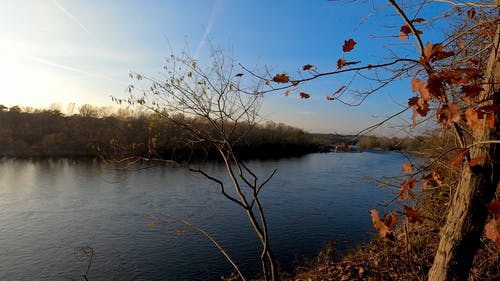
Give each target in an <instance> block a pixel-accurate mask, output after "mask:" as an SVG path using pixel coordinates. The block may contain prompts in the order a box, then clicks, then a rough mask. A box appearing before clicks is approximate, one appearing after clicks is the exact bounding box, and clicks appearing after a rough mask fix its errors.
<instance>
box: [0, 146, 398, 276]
mask: <svg viewBox="0 0 500 281" xmlns="http://www.w3.org/2000/svg"><path fill="white" fill-rule="evenodd" d="M404 161H405V160H404V157H403V156H402V155H400V154H398V153H382V152H363V153H338V154H332V153H317V154H309V155H305V156H302V157H297V158H287V159H278V160H265V161H261V160H253V161H249V162H248V166H249V167H251V168H252V169H253V170H254V171H255V173H256V174H257V175H259V176H260V178H265V176H266V175H268V174H269V173H270V172H271V171H272V170H273V169H277V170H278V172H277V173H276V175H275V176H274V178H273V179H272V180H271V181H270V182H269V183H268V185H267V186H266V187H265V189H264V190H263V191H262V193H261V198H262V201H263V205H264V210H265V213H266V215H267V217H268V223H269V227H270V235H271V242H270V243H271V247H272V249H273V250H274V252H275V256H277V258H278V260H279V264H280V266H281V267H282V268H284V269H286V270H289V271H290V270H292V269H293V266H295V265H296V264H297V263H300V261H302V260H303V259H304V258H313V257H314V256H315V254H317V252H318V251H319V250H321V249H322V248H323V247H324V246H325V245H326V244H327V243H328V241H330V240H335V241H336V245H337V247H338V248H339V250H340V251H346V250H349V249H354V248H355V247H356V245H357V244H358V243H361V242H364V241H367V240H368V239H370V238H372V237H374V235H375V233H374V231H373V229H372V228H373V227H372V222H371V219H370V216H369V213H368V211H369V210H370V209H373V208H378V209H379V211H381V212H382V213H383V212H384V209H383V208H382V207H380V206H379V203H382V202H387V201H389V200H391V199H392V198H393V197H394V196H395V193H394V190H390V189H387V188H380V187H378V185H377V183H376V182H374V180H373V179H375V178H380V177H382V176H397V175H400V174H401V164H402V163H403V162H404ZM195 167H197V168H198V167H199V168H202V169H203V170H205V171H206V172H207V173H209V174H211V175H214V176H216V177H221V178H224V176H225V173H224V169H223V166H222V165H220V164H219V163H204V164H198V165H195ZM0 213H1V215H0V280H13V281H14V280H82V277H81V276H82V274H83V273H84V272H85V270H86V268H87V265H88V259H87V258H86V256H85V255H84V254H83V253H82V252H81V248H82V247H92V249H93V250H94V258H93V261H92V264H91V266H90V270H89V274H88V277H89V280H220V276H221V275H222V274H227V273H229V272H230V271H231V269H232V268H231V266H230V264H229V263H228V262H227V261H226V260H225V259H224V257H223V256H222V254H221V253H220V252H219V251H218V250H217V249H216V248H215V247H214V246H213V245H212V244H211V243H210V242H209V240H207V239H206V238H205V237H203V236H202V235H200V234H199V233H198V232H196V231H194V230H193V229H189V228H186V227H185V226H183V225H182V224H179V223H177V221H178V220H179V219H185V220H187V221H189V222H191V223H194V224H195V225H197V226H199V227H201V228H203V229H204V230H206V231H207V232H209V233H210V234H211V235H212V236H213V237H214V238H216V239H217V241H219V243H220V244H222V245H223V246H224V247H225V248H226V249H227V251H228V252H229V253H230V254H231V255H232V256H233V258H234V259H235V260H236V261H237V262H238V263H239V264H240V265H241V267H242V269H243V271H244V272H246V273H249V274H254V273H255V272H256V270H258V268H259V263H258V255H259V247H258V243H257V240H256V239H255V237H254V236H253V233H252V231H251V227H250V224H249V223H248V221H247V220H246V217H245V215H244V214H243V212H242V210H241V209H240V208H239V207H238V206H237V205H236V204H234V203H233V202H230V201H228V200H226V199H224V198H223V197H222V196H221V194H220V193H219V192H218V187H217V186H216V185H215V184H214V183H212V182H210V181H207V180H206V179H205V178H204V177H203V176H201V175H199V174H195V173H193V172H190V171H188V170H187V169H185V168H182V167H181V168H172V167H169V166H158V167H149V168H146V167H145V166H133V167H131V168H130V169H129V170H126V171H125V170H120V169H116V167H114V166H112V165H105V164H102V163H100V162H98V161H90V160H81V159H80V160H71V159H8V158H4V159H1V160H0Z"/></svg>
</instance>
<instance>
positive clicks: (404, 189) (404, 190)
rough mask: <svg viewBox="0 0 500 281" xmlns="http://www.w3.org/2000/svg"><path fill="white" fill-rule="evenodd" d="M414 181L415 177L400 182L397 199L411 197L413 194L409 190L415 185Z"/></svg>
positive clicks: (415, 180)
mask: <svg viewBox="0 0 500 281" xmlns="http://www.w3.org/2000/svg"><path fill="white" fill-rule="evenodd" d="M416 182H417V179H415V178H411V179H409V180H406V181H404V182H403V183H402V184H401V189H400V190H399V193H398V196H399V199H401V200H403V199H405V198H407V199H408V198H413V195H412V194H411V193H410V190H412V189H413V188H414V187H415V184H416ZM405 195H406V196H405Z"/></svg>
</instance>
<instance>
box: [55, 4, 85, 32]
mask: <svg viewBox="0 0 500 281" xmlns="http://www.w3.org/2000/svg"><path fill="white" fill-rule="evenodd" d="M53 3H54V5H55V6H56V7H57V8H58V9H59V10H60V11H61V12H63V14H65V15H66V16H67V17H68V18H69V19H70V20H71V21H73V22H74V23H76V24H77V25H78V26H80V27H81V28H82V29H83V30H84V31H85V32H87V33H89V34H90V31H89V30H88V28H87V27H85V25H83V24H82V22H81V21H80V20H79V19H78V18H77V17H75V16H74V15H73V14H72V13H70V12H69V11H68V10H66V9H65V8H64V7H63V6H61V4H59V2H57V0H53Z"/></svg>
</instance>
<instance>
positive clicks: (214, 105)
mask: <svg viewBox="0 0 500 281" xmlns="http://www.w3.org/2000/svg"><path fill="white" fill-rule="evenodd" d="M198 64H199V62H198V61H197V60H195V59H193V58H192V57H190V56H188V55H186V54H183V55H181V56H174V55H172V56H171V57H170V58H169V59H168V60H167V65H166V66H165V72H164V73H163V74H162V75H161V76H160V77H158V78H152V77H146V76H144V75H141V74H138V73H132V74H131V77H132V78H135V79H137V80H138V82H137V83H136V84H142V85H144V84H146V86H144V87H142V86H137V85H131V86H130V87H129V91H130V92H131V93H132V97H131V98H130V99H129V100H119V99H116V101H118V102H119V103H121V102H128V103H131V104H139V105H141V106H143V107H145V108H147V109H149V110H150V111H152V112H153V113H154V119H156V120H157V121H158V122H160V121H161V120H168V121H169V122H172V123H173V124H175V125H176V126H177V127H178V128H181V129H182V130H183V131H184V133H185V134H186V136H187V142H188V144H189V145H192V146H202V147H204V148H206V150H207V152H208V151H211V150H213V151H215V152H216V153H217V154H218V155H219V159H221V160H222V161H223V163H224V166H225V168H226V172H227V175H228V176H229V179H230V186H231V187H232V188H229V187H228V184H227V183H226V182H224V180H223V179H219V178H216V177H214V176H212V175H210V174H208V173H207V172H205V171H204V170H201V169H199V168H191V171H193V172H196V173H199V174H201V175H203V176H204V177H206V178H207V179H208V180H210V181H212V182H214V183H215V184H216V185H217V186H218V188H219V190H220V192H221V194H222V195H223V196H224V197H225V198H227V199H228V200H230V201H231V202H233V203H235V204H236V205H238V206H239V207H241V208H242V210H243V211H244V212H245V213H246V215H247V217H248V220H249V222H250V224H251V225H252V228H253V230H254V232H255V234H256V236H257V238H258V239H259V241H260V243H261V246H262V251H261V256H260V260H261V268H262V274H263V276H264V278H265V279H266V280H268V279H271V280H277V279H278V272H277V265H276V260H275V258H274V255H273V252H272V250H271V247H270V243H269V230H268V226H267V221H266V216H265V214H264V208H263V206H262V204H261V200H260V198H259V195H260V193H261V191H262V190H263V187H264V186H265V185H266V184H267V183H268V182H269V180H270V179H271V178H272V177H273V175H274V174H275V172H276V170H274V171H272V172H270V174H269V175H267V176H266V177H265V178H264V180H261V179H260V178H259V176H258V175H256V174H255V173H254V172H253V171H252V170H251V169H249V168H248V167H247V166H246V165H245V164H244V163H243V161H241V160H240V159H239V158H238V156H237V155H236V153H235V152H234V150H233V147H234V144H235V143H237V142H238V141H240V140H241V139H242V138H243V137H244V136H245V134H246V133H247V132H248V130H250V129H251V128H252V126H253V125H255V124H256V122H257V119H258V113H259V108H260V105H261V101H262V94H260V93H259V87H260V85H259V84H252V83H250V84H248V85H245V84H244V81H243V79H242V74H241V73H238V72H236V67H237V63H236V61H235V60H234V59H233V58H231V57H228V56H225V55H224V54H223V52H222V50H220V49H215V48H214V49H212V52H211V56H210V63H209V66H208V67H206V68H205V67H201V66H199V65H198ZM139 81H142V82H139ZM243 90H245V92H249V93H250V94H246V93H244V92H243ZM136 92H139V93H140V94H139V95H138V96H137V95H134V93H136ZM241 125H245V126H241ZM242 128H245V129H242ZM160 137H161V136H159V135H154V136H151V137H150V140H149V144H148V145H149V155H148V158H149V159H158V158H161V157H160V156H159V155H158V154H157V153H156V151H155V147H156V143H157V141H158V139H159V138H160ZM198 231H200V230H199V229H198ZM202 233H203V235H205V236H206V237H210V235H209V234H208V233H206V232H204V231H203V232H202ZM210 240H211V241H212V239H210ZM212 242H214V241H212ZM214 245H216V246H217V247H218V248H219V249H221V246H220V245H219V244H218V243H215V244H214ZM222 252H223V253H224V255H225V256H226V258H228V260H229V261H230V262H231V264H232V265H233V266H234V267H235V269H236V271H237V272H238V273H239V274H240V278H242V279H244V276H243V275H242V274H241V272H240V271H239V269H238V268H237V266H236V264H235V263H234V262H233V261H232V259H231V258H230V257H229V256H228V255H227V253H226V252H225V251H222Z"/></svg>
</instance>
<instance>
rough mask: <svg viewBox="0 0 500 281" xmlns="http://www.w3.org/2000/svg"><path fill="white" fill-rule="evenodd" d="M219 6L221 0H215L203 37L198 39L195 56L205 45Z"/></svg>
mask: <svg viewBox="0 0 500 281" xmlns="http://www.w3.org/2000/svg"><path fill="white" fill-rule="evenodd" d="M220 7H221V0H216V1H215V2H214V4H213V6H212V10H211V11H210V17H209V18H208V22H207V25H206V27H205V31H204V32H203V37H202V38H201V40H200V43H198V47H197V48H196V52H195V55H194V57H195V58H197V57H198V55H199V54H200V51H201V49H203V47H204V46H205V43H206V42H207V39H208V36H209V35H210V32H211V31H212V27H213V25H214V22H215V18H216V17H217V15H218V13H219V11H220Z"/></svg>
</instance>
